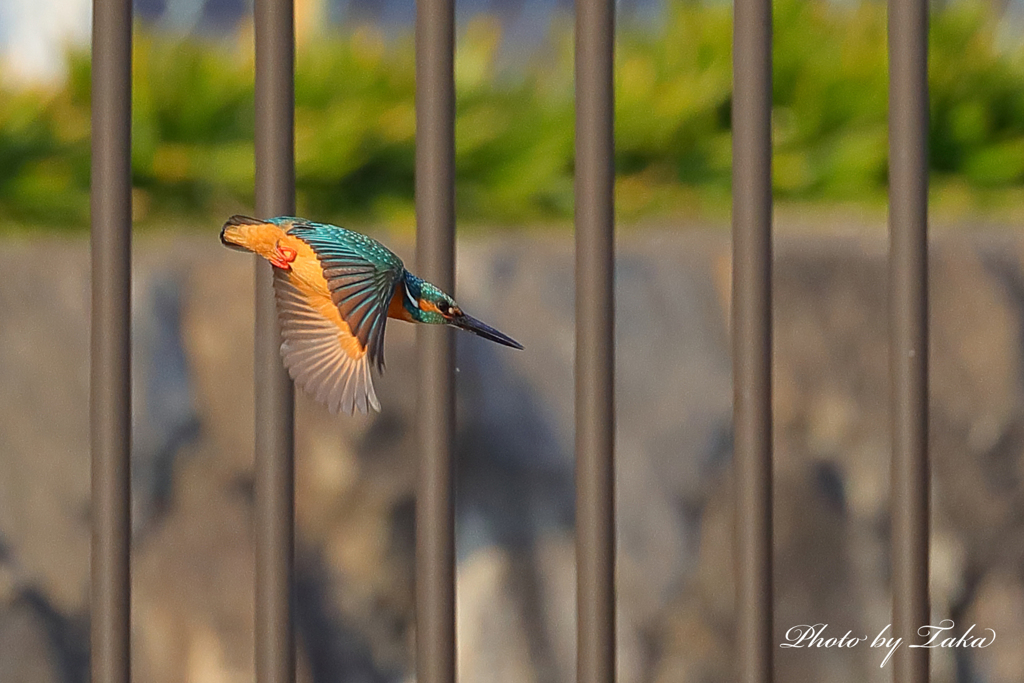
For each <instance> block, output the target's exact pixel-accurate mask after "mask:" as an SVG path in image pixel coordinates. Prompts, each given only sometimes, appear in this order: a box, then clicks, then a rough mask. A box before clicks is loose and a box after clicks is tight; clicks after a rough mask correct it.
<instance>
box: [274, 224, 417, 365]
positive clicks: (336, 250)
mask: <svg viewBox="0 0 1024 683" xmlns="http://www.w3.org/2000/svg"><path fill="white" fill-rule="evenodd" d="M288 234H290V235H294V236H295V237H298V238H299V239H301V240H302V241H303V242H305V243H306V244H308V245H309V246H310V247H311V248H312V249H313V252H314V253H316V255H317V258H319V259H320V265H321V266H322V267H323V270H324V277H325V278H326V279H327V285H328V287H329V288H330V290H331V298H332V299H333V301H334V303H335V305H336V306H337V307H338V310H339V311H340V312H341V317H342V318H344V319H345V322H347V323H348V326H349V328H350V329H351V330H352V334H353V335H354V336H355V337H356V338H357V339H358V340H359V342H360V343H361V344H362V345H363V348H364V349H366V351H367V354H368V355H369V357H370V362H372V363H374V364H375V365H376V366H377V369H378V370H380V371H382V370H383V369H384V328H385V326H386V325H387V320H388V306H389V305H390V304H391V297H392V296H393V295H394V293H395V287H396V286H397V285H398V282H399V281H400V280H401V279H402V275H403V273H404V272H405V266H404V265H403V264H402V260H401V259H400V258H398V257H397V256H396V255H395V254H394V253H392V252H391V250H389V249H388V248H387V247H385V246H384V245H383V244H381V243H380V242H378V241H377V240H374V239H372V238H370V237H367V236H366V235H361V234H359V233H358V232H353V231H352V230H346V229H345V228H339V227H337V226H334V225H325V224H322V223H310V222H297V223H295V224H294V225H293V226H292V227H291V229H289V230H288Z"/></svg>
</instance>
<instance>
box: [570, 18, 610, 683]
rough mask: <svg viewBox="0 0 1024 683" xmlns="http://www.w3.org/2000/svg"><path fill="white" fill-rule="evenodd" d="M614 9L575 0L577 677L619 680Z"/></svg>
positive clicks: (590, 681)
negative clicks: (616, 633) (616, 624)
mask: <svg viewBox="0 0 1024 683" xmlns="http://www.w3.org/2000/svg"><path fill="white" fill-rule="evenodd" d="M614 49H615V3H614V2H613V0H577V1H576V67H575V68H576V187H575V194H576V208H575V213H576V216H575V221H576V604H577V635H576V638H577V653H576V680H577V681H579V683H612V682H613V681H614V680H615V461H614V448H615V403H614V394H615V385H614V379H615V287H614V275H615V202H614V194H615V160H614V153H615V135H614V130H613V124H614V111H615V96H614V89H613V66H614Z"/></svg>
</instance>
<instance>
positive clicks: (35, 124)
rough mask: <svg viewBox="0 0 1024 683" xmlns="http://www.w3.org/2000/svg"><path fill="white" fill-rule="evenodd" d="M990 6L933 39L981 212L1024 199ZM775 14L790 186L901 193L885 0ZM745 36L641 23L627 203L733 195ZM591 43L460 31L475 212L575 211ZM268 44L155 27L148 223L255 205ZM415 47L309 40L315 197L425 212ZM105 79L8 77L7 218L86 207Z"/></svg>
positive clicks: (935, 30) (632, 50) (1013, 65)
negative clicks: (739, 40) (181, 34)
mask: <svg viewBox="0 0 1024 683" xmlns="http://www.w3.org/2000/svg"><path fill="white" fill-rule="evenodd" d="M985 7H987V5H986V6H981V5H968V4H963V3H956V4H952V5H947V6H945V7H944V8H943V9H940V10H937V11H936V13H934V14H933V17H932V39H931V54H930V74H931V76H930V80H931V85H930V88H931V92H930V96H931V117H932V119H931V120H932V127H931V132H930V139H929V144H930V150H931V164H932V170H933V181H934V186H935V187H936V188H938V190H937V191H939V192H941V191H943V189H944V188H945V189H948V188H954V189H956V192H953V193H951V194H952V195H955V196H957V197H959V198H960V199H959V200H958V201H961V202H962V203H963V202H966V203H967V204H968V205H970V206H971V207H972V208H975V209H977V208H984V207H985V206H988V205H990V203H991V201H992V198H993V197H999V196H1003V197H1017V196H1019V188H1020V186H1021V184H1022V182H1024V47H1022V46H1021V45H1019V44H1012V45H1009V46H1007V45H1006V44H1005V43H1006V41H1005V40H1002V39H1001V34H999V30H1000V25H999V23H998V22H997V21H996V19H995V18H994V16H993V15H992V14H991V13H990V12H989V10H987V9H985ZM774 30H775V41H776V42H775V56H774V102H775V111H774V117H773V125H774V136H775V137H774V145H775V155H774V186H775V192H776V196H777V197H778V198H779V199H781V200H790V201H800V202H803V201H810V202H861V203H867V204H876V205H877V204H880V203H881V202H883V201H884V197H885V184H886V173H887V168H886V166H887V155H888V150H887V144H888V143H887V128H886V110H887V81H886V53H885V46H886V37H885V6H884V4H881V3H877V2H865V3H862V4H859V5H855V6H836V5H835V4H827V3H824V2H821V1H819V0H811V1H807V0H776V3H775V27H774ZM731 40H732V18H731V11H730V9H729V7H728V6H723V5H718V4H716V5H711V6H708V5H700V4H695V3H691V2H683V1H679V2H675V3H672V4H671V5H670V9H669V10H668V14H667V16H666V19H665V21H664V22H663V23H662V25H661V26H660V27H659V28H658V29H656V30H655V31H649V30H648V31H640V30H634V29H630V28H628V27H627V28H625V29H623V30H620V33H619V42H618V48H617V54H616V64H617V68H616V90H617V101H616V136H617V138H616V139H617V170H618V185H617V192H616V196H617V202H618V210H619V212H620V214H621V215H622V216H623V217H624V218H626V219H634V218H639V217H650V216H659V215H662V216H664V215H667V214H673V213H681V212H686V213H689V214H692V213H694V212H701V211H705V210H710V211H714V210H722V209H723V207H727V200H728V196H729V182H730V154H731V152H730V145H731V141H730V133H729V121H730V107H731V80H732V65H731V55H730V47H731ZM571 41H572V35H571V24H570V23H569V22H564V21H560V20H556V22H555V23H554V24H553V25H552V30H551V37H550V40H549V41H548V42H547V43H546V45H545V46H544V47H543V48H542V49H540V50H537V51H536V52H535V53H534V54H532V55H530V56H529V57H528V58H527V59H526V60H525V62H524V63H519V64H516V65H515V66H509V65H508V64H507V63H506V62H507V61H508V60H503V59H502V58H501V57H500V53H501V52H502V49H503V48H502V47H501V32H500V27H499V26H498V24H497V23H495V22H494V21H492V20H489V19H478V20H476V21H474V22H472V23H471V24H470V25H469V26H468V28H467V30H466V31H465V32H464V33H463V34H462V35H460V37H459V50H458V55H457V59H456V82H457V117H458V118H457V125H456V166H457V174H458V186H457V193H458V194H457V206H458V212H459V216H460V218H462V219H465V220H468V221H470V222H477V223H480V222H489V223H500V224H511V223H524V222H538V221H550V220H564V219H566V218H568V217H569V216H571V214H572V172H573V98H572V43H571ZM251 45H252V41H251V31H250V30H248V29H243V30H241V31H240V32H239V34H238V35H235V36H231V37H230V38H229V39H228V40H225V41H221V42H220V43H217V44H213V43H211V42H208V41H199V40H186V41H180V40H179V41H171V40H170V39H168V38H167V37H164V36H157V35H154V34H151V33H149V32H147V31H145V30H140V31H137V38H136V47H135V65H134V67H135V68H134V91H133V97H134V130H133V140H132V142H133V152H132V161H133V173H134V184H135V188H136V192H135V206H136V214H137V219H138V220H139V222H141V223H147V222H161V221H167V220H182V219H193V220H198V219H200V218H202V220H208V218H206V217H207V216H209V215H211V214H213V215H215V216H222V215H228V214H229V213H231V212H234V211H239V210H246V209H247V207H250V206H251V203H252V185H253V149H252V136H253V86H252V54H251V51H252V50H251ZM513 51H514V50H513ZM413 64H414V55H413V46H412V41H411V36H406V37H404V38H400V39H396V40H390V41H386V40H385V39H384V38H383V37H382V35H381V34H380V33H379V32H378V31H377V30H376V29H374V28H372V27H365V26H364V27H359V28H356V29H355V30H353V31H352V32H351V33H349V34H347V35H345V36H341V35H330V34H328V35H323V36H317V37H316V38H315V39H314V40H311V41H307V42H306V43H305V44H303V45H301V46H300V49H299V52H298V58H297V64H296V86H295V98H296V110H295V125H296V176H297V187H298V209H299V212H300V213H301V214H303V215H310V216H315V217H317V218H318V219H323V220H335V221H339V222H352V221H360V222H368V221H372V222H384V223H390V224H398V225H409V224H412V222H413V220H414V208H413V174H414V147H415V145H414V137H415V123H416V120H415V106H414V92H415V73H414V68H413ZM89 78H90V75H89V62H88V55H86V54H73V55H71V56H70V57H69V77H68V80H67V83H66V85H65V86H64V87H63V88H62V89H61V90H59V91H57V92H43V91H33V90H28V91H16V90H10V89H8V90H5V91H4V90H0V229H3V227H4V226H10V225H13V224H47V225H63V226H68V227H81V226H84V225H85V224H86V222H87V217H88V182H89V148H88V145H89ZM1000 193H1002V194H1000ZM1015 193H1016V194H1015ZM249 210H251V209H249Z"/></svg>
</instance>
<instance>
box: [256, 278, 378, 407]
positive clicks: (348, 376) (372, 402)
mask: <svg viewBox="0 0 1024 683" xmlns="http://www.w3.org/2000/svg"><path fill="white" fill-rule="evenodd" d="M274 292H275V294H276V297H277V311H278V319H279V320H280V322H281V336H282V338H283V341H282V343H281V356H282V357H283V358H284V364H285V367H287V368H288V373H289V374H290V375H291V376H292V379H293V380H295V383H296V384H298V385H299V386H300V387H302V388H303V389H304V390H305V391H306V392H308V393H309V394H311V395H313V396H314V397H315V398H316V400H318V401H320V402H321V403H324V404H326V405H327V407H328V408H330V410H331V412H332V413H337V412H338V411H340V410H344V411H345V412H346V413H348V414H350V415H351V414H352V413H353V412H354V411H355V409H356V408H358V409H359V412H361V413H365V412H367V410H368V408H370V407H372V408H373V409H374V410H377V411H379V410H380V403H379V402H378V401H377V394H376V393H375V392H374V390H373V380H372V379H371V378H370V358H369V355H368V354H366V353H362V352H361V349H358V348H357V345H356V344H355V343H354V340H353V338H352V336H351V335H350V334H349V333H348V331H347V330H343V329H341V328H339V327H338V325H337V324H335V323H334V322H333V321H331V320H329V319H328V318H327V317H325V316H324V315H323V314H322V313H320V312H319V311H317V310H316V308H315V307H314V306H312V305H311V304H310V302H309V300H308V299H307V297H306V295H305V294H303V293H302V292H301V291H300V290H299V289H298V288H296V287H295V285H293V284H292V283H291V281H290V279H289V276H288V273H287V271H284V270H280V269H276V268H275V269H274Z"/></svg>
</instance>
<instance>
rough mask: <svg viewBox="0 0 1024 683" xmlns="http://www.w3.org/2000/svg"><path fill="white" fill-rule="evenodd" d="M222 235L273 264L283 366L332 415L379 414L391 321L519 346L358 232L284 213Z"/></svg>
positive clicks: (241, 223)
mask: <svg viewBox="0 0 1024 683" xmlns="http://www.w3.org/2000/svg"><path fill="white" fill-rule="evenodd" d="M220 241H221V242H222V243H223V244H224V245H225V246H228V247H231V248H233V249H239V250H242V251H251V252H253V253H254V254H257V255H259V256H262V257H263V258H265V259H267V260H268V261H270V263H271V264H272V265H273V266H274V293H275V297H276V300H277V315H278V320H279V321H280V324H281V337H282V342H281V356H282V358H283V359H284V364H285V367H287V368H288V373H289V374H290V375H291V377H292V379H293V380H294V381H295V383H296V384H298V385H299V386H300V387H302V388H303V389H304V390H305V391H307V392H308V393H310V394H311V395H313V396H314V397H315V398H316V399H317V400H318V401H320V402H321V403H324V404H326V405H327V407H328V408H330V410H331V412H333V413H337V412H339V411H341V410H344V411H345V412H346V413H349V414H352V413H353V412H354V411H355V409H356V408H358V409H359V411H360V412H362V413H365V412H367V410H368V408H373V409H374V410H378V411H379V410H380V403H379V402H378V401H377V395H376V393H374V390H373V380H372V379H371V377H370V366H371V365H373V366H376V368H377V371H378V372H383V370H384V327H385V325H386V323H387V319H388V318H397V319H399V320H405V321H408V322H415V323H426V324H428V325H451V326H453V327H458V328H460V329H463V330H468V331H470V332H473V333H474V334H477V335H479V336H481V337H483V338H484V339H490V340H491V341H493V342H497V343H499V344H503V345H505V346H511V347H512V348H515V349H522V348H523V346H522V344H520V343H519V342H517V341H516V340H514V339H512V338H511V337H509V336H507V335H505V334H502V333H501V332H499V331H498V330H496V329H494V328H493V327H490V326H489V325H485V324H484V323H482V322H480V321H479V320H477V319H476V318H473V317H471V316H469V315H466V314H465V313H463V312H462V309H461V308H459V306H458V304H456V303H455V300H454V299H452V298H451V297H450V296H448V295H447V294H445V293H444V292H442V291H441V290H440V289H438V288H437V287H435V286H434V285H432V284H430V283H429V282H426V281H425V280H422V279H420V278H418V277H416V276H415V275H413V274H412V273H410V272H409V271H408V270H406V269H405V265H404V264H403V263H402V260H401V259H400V258H398V256H396V255H395V254H394V253H393V252H392V251H391V250H390V249H388V248H387V247H385V246H384V245H383V244H381V243H380V242H378V241H377V240H375V239H372V238H370V237H367V236H366V235H361V234H359V233H358V232H354V231H352V230H346V229H345V228H339V227H337V226H334V225H328V224H326V223H314V222H312V221H307V220H305V219H302V218H293V217H288V216H282V217H278V218H271V219H269V220H265V221H264V220H259V219H256V218H249V217H247V216H232V217H231V218H229V219H228V220H227V222H226V223H225V224H224V227H223V228H222V229H221V232H220Z"/></svg>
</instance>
